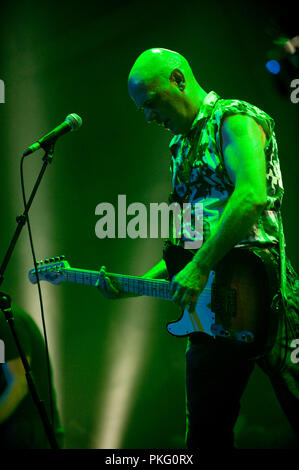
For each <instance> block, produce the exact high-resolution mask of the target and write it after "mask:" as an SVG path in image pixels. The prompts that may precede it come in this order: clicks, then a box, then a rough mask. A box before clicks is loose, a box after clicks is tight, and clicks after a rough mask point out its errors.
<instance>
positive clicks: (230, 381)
mask: <svg viewBox="0 0 299 470" xmlns="http://www.w3.org/2000/svg"><path fill="white" fill-rule="evenodd" d="M244 346H246V345H243V344H241V343H233V342H230V341H228V340H226V339H223V338H216V339H214V338H211V337H209V336H207V335H204V334H202V333H199V334H198V335H196V342H194V343H191V342H190V341H189V343H188V347H187V351H186V418H187V423H186V424H187V430H186V431H187V432H186V445H187V448H189V449H193V450H195V449H196V450H202V451H205V450H208V449H213V452H215V451H217V449H227V450H229V449H233V448H234V434H233V428H234V425H235V423H236V420H237V417H238V414H239V410H240V398H241V396H242V393H243V391H244V389H245V387H246V384H247V382H248V380H249V377H250V374H251V372H252V370H253V367H254V365H255V362H256V361H257V363H258V364H259V366H260V367H261V368H262V369H263V370H264V371H265V372H266V373H267V374H268V376H269V378H270V380H271V382H272V385H273V387H274V390H275V392H276V395H277V398H278V400H279V402H280V404H281V406H282V408H283V410H284V412H285V413H286V415H287V418H288V419H289V422H290V424H291V425H292V427H293V428H294V430H295V431H296V432H297V433H298V435H299V421H298V417H299V395H298V393H299V390H298V387H299V376H298V372H299V364H295V363H293V362H292V361H291V360H290V354H289V352H291V351H288V354H287V356H288V357H287V360H286V363H285V366H284V368H283V369H282V370H280V371H277V370H276V369H275V368H274V364H272V363H271V361H269V360H268V357H264V358H262V359H261V358H260V359H258V360H257V359H256V356H254V355H253V354H252V352H251V351H250V350H248V348H246V347H244ZM278 347H279V344H278V342H277V343H276V345H275V348H276V350H277V348H278ZM269 357H270V358H271V355H270V356H269ZM272 366H273V367H272Z"/></svg>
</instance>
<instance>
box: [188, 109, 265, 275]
mask: <svg viewBox="0 0 299 470" xmlns="http://www.w3.org/2000/svg"><path fill="white" fill-rule="evenodd" d="M264 145H265V133H264V131H263V130H262V128H261V127H260V126H259V125H258V124H257V123H256V122H255V121H254V120H253V119H252V118H250V117H248V116H243V115H234V116H230V117H228V118H227V119H226V120H225V121H224V124H223V126H222V148H223V156H224V161H225V165H226V169H227V172H228V174H229V176H230V178H231V179H232V182H233V183H234V184H235V189H234V191H233V193H232V195H231V197H230V198H229V200H228V203H227V205H226V207H225V209H224V211H223V214H222V216H221V218H220V220H219V223H218V226H217V228H216V230H215V231H214V233H212V234H211V236H210V237H209V239H208V240H207V241H206V242H205V243H204V245H203V246H202V248H201V249H200V250H199V251H198V252H197V253H196V255H195V257H194V261H195V262H196V264H197V266H198V267H199V268H200V269H203V270H205V271H208V270H210V269H211V268H212V267H213V266H214V265H215V264H216V263H217V262H218V261H219V260H220V259H221V258H222V257H223V256H224V255H225V254H226V253H227V252H228V251H229V250H230V249H232V248H233V247H234V246H235V245H236V244H237V243H238V242H240V241H241V240H242V239H243V238H245V237H246V235H247V234H248V233H249V231H250V229H251V228H252V226H253V225H254V224H255V222H256V221H257V219H258V217H259V215H260V214H261V212H262V211H263V209H264V208H265V205H266V202H267V187H266V161H265V153H264Z"/></svg>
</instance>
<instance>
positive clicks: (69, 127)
mask: <svg viewBox="0 0 299 470" xmlns="http://www.w3.org/2000/svg"><path fill="white" fill-rule="evenodd" d="M81 126H82V119H81V118H80V116H78V114H74V113H73V114H69V115H68V116H67V117H66V118H65V120H64V121H63V122H62V123H61V124H59V126H57V127H55V129H53V130H52V131H51V132H49V133H48V134H46V135H44V136H43V137H41V138H40V139H39V140H37V141H36V142H34V144H32V145H30V147H28V148H27V149H26V150H25V152H24V153H23V157H26V156H27V155H30V154H31V153H33V152H36V150H38V149H39V148H40V147H42V148H43V147H44V146H45V145H46V144H50V143H51V142H55V141H56V139H58V137H60V136H61V135H63V134H66V133H67V132H70V131H77V130H78V129H79V128H80V127H81Z"/></svg>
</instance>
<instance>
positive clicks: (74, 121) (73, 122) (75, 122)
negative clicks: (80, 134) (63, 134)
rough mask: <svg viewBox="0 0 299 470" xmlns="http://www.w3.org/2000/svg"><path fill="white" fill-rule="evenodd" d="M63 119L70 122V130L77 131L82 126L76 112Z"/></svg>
mask: <svg viewBox="0 0 299 470" xmlns="http://www.w3.org/2000/svg"><path fill="white" fill-rule="evenodd" d="M65 121H67V122H68V123H69V124H70V126H71V129H72V131H77V130H78V129H80V127H81V126H82V119H81V117H80V116H78V114H75V113H72V114H69V115H68V116H67V117H66V118H65Z"/></svg>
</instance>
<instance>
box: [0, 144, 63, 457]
mask: <svg viewBox="0 0 299 470" xmlns="http://www.w3.org/2000/svg"><path fill="white" fill-rule="evenodd" d="M54 145H55V142H51V144H48V145H44V146H43V148H44V150H45V154H44V157H43V162H44V163H43V165H42V168H41V170H40V173H39V175H38V177H37V180H36V182H35V185H34V187H33V189H32V192H31V195H30V198H29V200H28V202H27V204H26V206H25V210H24V212H23V214H22V215H20V216H18V217H17V218H16V221H17V224H18V225H17V227H16V230H15V232H14V235H13V237H12V240H11V242H10V245H9V247H8V250H7V252H6V254H5V256H4V259H3V262H2V264H1V267H0V286H1V284H2V282H3V280H4V273H5V270H6V268H7V265H8V263H9V260H10V258H11V255H12V253H13V250H14V248H15V246H16V243H17V241H18V238H19V236H20V233H21V231H22V229H23V227H24V225H25V224H26V222H27V216H28V213H29V210H30V207H31V204H32V202H33V199H34V196H35V194H36V192H37V190H38V187H39V185H40V182H41V180H42V177H43V175H44V173H45V171H46V168H47V166H48V164H49V163H51V162H52V159H53V154H54ZM34 262H35V261H34ZM35 269H36V272H37V266H35ZM0 310H2V312H3V314H4V316H5V318H6V321H7V322H8V324H9V326H10V329H11V332H12V335H13V337H14V340H15V343H16V346H17V348H18V351H19V354H20V358H21V360H22V363H23V366H24V369H25V375H26V379H27V383H28V387H29V390H30V393H31V395H32V398H33V401H34V403H35V405H36V407H37V409H38V412H39V415H40V418H41V420H42V423H43V426H44V429H45V432H46V435H47V438H48V441H49V444H50V446H51V448H52V449H59V446H58V443H57V440H56V437H55V434H54V431H53V427H52V426H51V424H50V421H49V418H48V415H47V412H46V408H45V404H44V402H43V401H41V400H40V398H39V396H38V393H37V390H36V386H35V383H34V380H33V377H32V370H31V368H30V365H29V363H28V361H27V358H26V355H25V353H24V351H23V350H22V347H21V344H20V341H19V339H18V335H17V332H16V329H15V324H14V318H13V311H12V308H11V298H10V296H9V295H7V294H6V293H4V292H0Z"/></svg>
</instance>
